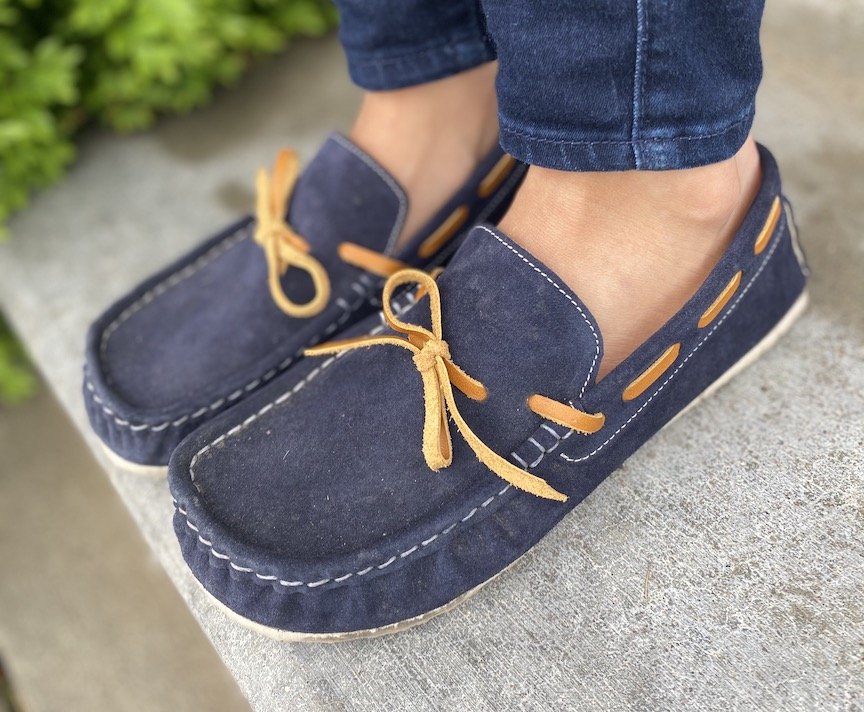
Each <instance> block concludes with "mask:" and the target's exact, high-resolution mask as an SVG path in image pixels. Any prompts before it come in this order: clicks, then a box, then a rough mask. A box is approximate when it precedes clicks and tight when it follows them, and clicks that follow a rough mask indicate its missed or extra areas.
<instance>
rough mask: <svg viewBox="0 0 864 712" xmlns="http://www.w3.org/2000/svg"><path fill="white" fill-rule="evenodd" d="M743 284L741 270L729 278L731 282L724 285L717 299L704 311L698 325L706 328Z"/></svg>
mask: <svg viewBox="0 0 864 712" xmlns="http://www.w3.org/2000/svg"><path fill="white" fill-rule="evenodd" d="M740 284H741V270H738V272H736V273H735V276H734V277H732V279H730V280H729V284H727V285H726V286H725V287H723V291H722V292H720V294H718V295H717V299H715V300H714V302H713V303H712V304H711V306H710V307H708V308H707V309H706V310H705V311H704V312H702V316H701V317H699V323H698V326H699V328H700V329H704V328H705V327H706V326H708V324H710V323H711V322H712V321H714V320H715V319H716V318H717V316H718V315H719V314H720V312H721V311H723V307H725V306H726V304H727V303H728V302H729V300H730V299H732V295H733V294H735V292H737V291H738V287H739V285H740Z"/></svg>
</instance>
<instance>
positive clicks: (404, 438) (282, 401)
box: [84, 135, 806, 640]
mask: <svg viewBox="0 0 864 712" xmlns="http://www.w3.org/2000/svg"><path fill="white" fill-rule="evenodd" d="M760 153H761V158H762V170H763V183H762V186H761V189H760V192H759V195H758V196H757V198H756V200H755V201H754V203H753V205H752V207H751V209H750V211H749V213H748V215H747V217H746V219H745V220H744V222H743V224H742V225H741V228H740V229H739V231H738V234H737V235H736V237H735V238H734V240H733V242H732V244H731V245H730V247H729V249H728V250H727V252H726V254H725V255H724V256H723V257H722V258H721V259H720V261H719V263H718V264H717V265H716V267H715V268H714V270H713V271H712V272H711V274H710V275H709V276H708V278H707V279H706V280H705V282H704V284H703V285H702V286H701V287H700V289H699V290H698V291H697V292H696V294H694V295H693V297H692V298H691V299H690V300H689V301H688V303H687V304H686V305H685V306H684V308H682V309H681V311H680V312H679V313H678V314H676V315H675V316H674V317H673V318H672V319H670V320H669V321H668V322H667V323H666V324H665V325H664V326H663V327H662V328H661V329H660V330H659V331H658V332H657V333H655V334H654V335H653V336H652V337H651V338H650V339H648V340H647V341H646V342H645V343H644V344H643V345H642V346H641V347H639V348H638V349H637V350H636V351H635V352H634V353H633V354H632V355H631V356H630V357H629V358H628V359H627V360H625V361H624V362H623V363H622V364H621V365H620V366H618V367H617V368H616V369H615V370H614V371H612V372H611V373H610V374H608V375H607V376H606V377H605V378H603V379H602V380H601V381H597V379H596V373H597V368H598V365H599V363H600V359H601V357H602V352H603V344H602V337H601V334H600V331H599V328H598V327H597V324H596V322H595V320H594V319H593V317H592V315H591V313H590V311H589V310H588V308H587V307H586V306H585V305H584V304H583V303H582V302H581V301H580V299H579V297H578V296H577V295H575V294H573V293H572V292H571V291H570V290H569V289H568V288H567V287H566V286H565V285H564V283H563V282H562V281H561V280H560V279H558V278H557V277H556V276H555V274H554V273H553V272H552V271H551V270H550V269H548V268H547V267H545V266H544V265H543V264H541V263H540V262H539V261H538V260H536V259H535V258H534V257H532V256H531V255H530V254H528V253H526V252H525V251H524V250H523V249H522V248H521V247H519V246H518V245H516V244H515V243H513V242H512V241H511V240H510V239H508V237H507V236H506V235H504V234H503V233H501V232H500V231H498V230H496V229H495V228H494V227H492V224H494V223H495V221H496V220H497V218H498V217H499V216H500V215H501V214H502V213H503V211H504V210H505V209H506V207H507V206H508V204H509V202H510V199H511V198H512V196H513V194H514V192H515V190H516V189H517V187H518V185H519V183H520V181H521V179H522V177H523V175H524V172H525V166H523V165H522V164H520V163H518V162H517V161H515V160H514V159H513V158H511V157H510V156H507V155H506V154H504V153H502V152H501V151H500V150H499V149H497V148H496V149H495V150H493V151H492V152H491V153H490V155H489V156H488V157H487V158H486V159H485V160H484V161H483V162H482V165H480V166H479V168H478V169H477V171H476V172H475V173H474V174H473V175H472V176H470V178H469V179H468V180H467V181H466V183H465V184H464V185H463V186H462V187H461V188H460V189H459V190H458V191H457V192H456V193H455V194H454V195H453V196H452V198H451V200H450V201H449V202H448V203H447V204H446V205H445V206H443V207H442V209H441V210H440V211H439V212H438V214H437V215H435V216H434V218H433V219H432V220H431V221H430V222H429V224H427V225H426V226H425V227H424V228H423V229H421V230H420V231H419V232H418V233H417V234H416V235H415V236H414V237H413V238H412V239H411V240H410V242H409V243H408V244H407V245H406V246H405V247H404V248H403V249H401V250H400V251H398V253H397V252H396V251H395V250H394V244H395V240H396V237H397V236H398V235H399V233H400V231H401V229H402V224H403V221H404V218H405V214H406V209H407V198H406V196H405V194H404V192H403V190H402V189H401V188H400V187H399V185H398V184H397V183H396V181H394V180H393V178H392V177H391V176H389V175H388V174H387V172H386V171H385V170H384V169H383V168H382V167H381V166H379V165H378V164H377V163H376V162H375V161H374V160H373V159H372V158H371V157H369V156H368V155H366V154H365V153H364V152H363V151H361V150H360V149H359V148H358V147H357V146H355V145H354V144H352V143H351V142H350V141H348V139H346V138H345V137H343V136H341V135H333V136H331V137H330V138H329V139H328V140H327V142H326V143H325V144H324V146H323V147H322V149H321V150H320V152H319V153H318V155H317V156H316V157H315V158H314V160H313V161H312V162H311V163H310V165H309V166H308V167H307V168H306V170H305V171H304V173H303V175H302V176H300V178H299V180H298V181H297V183H296V187H295V186H294V178H295V173H296V161H295V159H294V158H293V156H292V155H290V154H287V153H283V154H281V155H280V157H279V159H278V160H277V164H276V167H275V169H274V171H273V174H272V176H270V177H268V176H267V175H266V174H264V173H262V174H261V175H259V181H258V186H257V187H258V204H257V207H256V214H255V217H254V218H253V217H250V218H246V219H244V220H242V221H241V222H239V223H237V224H236V225H233V226H232V227H230V228H229V229H228V230H226V231H225V232H223V233H221V234H220V235H218V236H216V237H215V238H213V239H211V240H209V241H208V242H206V243H204V244H203V245H202V246H201V247H199V248H198V249H196V250H194V251H193V252H192V253H190V254H189V255H187V256H186V257H184V258H182V259H181V260H180V261H178V262H177V263H175V264H174V265H172V266H171V267H169V268H167V269H166V270H164V271H163V272H161V273H159V274H157V275H155V276H154V277H153V278H151V279H149V280H147V281H146V282H144V283H143V284H142V285H140V286H139V287H138V288H137V289H135V290H134V291H133V292H132V293H130V294H129V295H128V296H126V297H124V298H123V299H121V300H120V301H119V302H118V303H116V304H115V305H113V306H112V307H111V308H110V309H108V310H107V311H106V312H105V313H104V314H103V315H102V316H101V317H100V318H99V319H98V320H97V321H96V322H95V323H94V324H93V326H92V327H91V329H90V332H89V334H88V340H87V355H86V365H85V377H84V398H85V401H86V405H87V411H88V414H89V416H90V420H91V423H92V425H93V428H94V430H95V431H96V433H97V434H98V435H99V437H100V438H101V439H102V441H103V442H104V444H105V446H106V448H107V450H108V453H109V454H110V456H111V457H112V458H113V459H115V460H119V461H120V462H121V464H123V465H124V466H126V467H127V468H128V469H137V470H142V469H143V470H150V471H154V472H164V467H165V465H166V463H167V464H168V471H169V484H170V487H171V492H172V494H173V497H174V502H175V508H176V509H175V514H174V529H175V532H176V534H177V537H178V540H179V542H180V547H181V549H182V552H183V556H184V558H185V560H186V562H187V564H188V565H189V568H190V569H191V571H192V573H193V574H194V576H195V577H196V578H197V579H198V581H199V582H200V583H201V585H202V586H203V587H204V589H205V590H206V591H207V592H208V593H209V594H210V596H211V597H212V599H213V600H214V602H215V603H216V604H217V605H219V606H220V607H222V608H223V609H224V610H225V611H226V612H228V613H229V614H230V615H231V616H233V617H235V618H237V619H238V620H240V621H241V622H243V623H245V624H246V625H248V626H250V627H253V628H255V629H257V630H259V631H261V632H265V633H267V634H269V635H271V636H274V637H277V638H281V639H286V640H339V639H346V638H351V637H358V636H364V635H375V634H381V633H386V632H393V631H396V630H399V629H402V628H405V627H408V626H410V625H414V624H417V623H420V622H423V621H424V620H426V619H428V618H430V617H431V616H433V615H435V614H436V613H440V612H442V611H445V610H447V609H449V608H451V607H452V606H454V605H456V604H457V603H459V602H460V601H462V600H464V599H465V598H466V597H468V596H469V595H471V594H472V593H474V592H475V591H477V589H478V588H479V587H481V586H482V585H483V584H484V583H486V582H488V581H489V580H491V579H492V578H494V577H495V576H497V575H498V574H499V573H500V572H502V571H503V570H504V569H506V568H507V567H508V566H509V565H511V564H512V563H513V562H515V561H516V560H517V559H518V558H519V557H520V556H522V555H523V554H524V553H525V552H527V551H528V550H529V549H531V548H532V547H533V546H534V545H535V544H536V543H537V542H538V541H539V540H540V539H541V538H542V537H543V536H544V535H545V534H546V533H547V532H548V531H550V530H551V529H552V528H553V527H554V526H555V524H556V523H557V522H558V521H559V520H560V519H561V518H562V517H563V516H564V515H565V514H567V512H569V511H570V510H571V509H572V508H573V507H575V506H576V505H577V504H578V503H579V502H581V501H582V500H583V499H584V498H585V497H586V496H587V495H588V494H589V493H590V492H591V491H592V490H593V489H594V488H595V487H597V485H598V484H599V483H600V482H601V481H602V480H603V479H605V478H606V477H607V476H608V475H609V474H610V473H611V472H612V471H614V470H615V469H616V468H617V467H618V466H619V465H620V464H621V463H622V462H623V461H624V460H625V459H626V458H627V457H629V456H630V455H631V454H632V453H633V452H634V451H635V450H637V449H638V448H639V447H640V446H641V445H642V444H643V443H644V442H645V441H646V440H647V439H648V438H650V437H651V436H652V435H653V434H654V433H656V432H657V431H658V430H660V428H662V427H663V426H664V425H665V424H666V423H668V422H669V421H670V420H672V419H673V418H674V417H676V416H677V415H679V414H680V413H681V412H682V411H683V410H685V409H686V408H687V407H688V406H690V405H692V404H693V403H694V402H695V401H696V400H697V399H698V398H699V397H700V396H702V395H705V394H706V393H707V392H709V391H711V390H712V389H714V388H716V387H717V386H719V385H720V384H722V383H723V382H724V381H725V380H727V379H728V378H730V377H731V376H732V375H734V373H735V372H737V371H738V370H739V369H740V368H742V367H743V366H745V365H746V364H747V363H749V362H750V361H752V360H753V359H754V358H756V357H757V356H758V355H759V354H760V353H761V352H762V351H763V350H765V349H766V348H767V347H768V346H770V345H771V344H772V343H773V342H774V341H775V340H776V338H777V337H778V336H779V335H780V334H782V333H783V332H784V331H785V330H786V329H787V328H788V327H789V326H790V325H791V323H792V321H793V320H794V318H795V317H796V316H797V315H798V314H799V313H800V312H801V311H802V309H803V307H804V305H805V303H806V292H805V289H804V288H805V280H806V267H805V264H804V260H803V257H802V255H801V252H800V249H799V248H798V245H797V242H796V238H795V236H794V233H793V231H792V230H791V226H790V219H789V213H788V205H787V204H786V203H785V200H784V198H783V197H782V195H781V189H780V179H779V174H778V171H777V167H776V164H775V162H774V160H773V158H772V157H771V155H770V154H769V153H768V151H767V150H765V149H764V148H761V147H760ZM286 215H287V219H286ZM472 226H473V227H472ZM457 247H458V250H457ZM454 252H455V256H453V257H452V260H450V263H449V266H448V267H447V269H446V271H444V272H443V274H441V275H440V276H437V270H434V268H435V267H436V266H438V265H440V264H442V263H444V262H445V261H446V260H448V259H449V258H450V257H451V255H452V254H453V253H454ZM421 270H426V271H421ZM429 270H432V271H433V274H435V275H436V277H433V276H430V274H429V273H428V271H429ZM379 309H381V310H382V311H379ZM334 338H335V339H338V340H335V341H334V340H333V339H334ZM304 354H305V356H304ZM451 423H453V424H454V425H455V428H451ZM451 430H452V432H451ZM169 460H170V462H169Z"/></svg>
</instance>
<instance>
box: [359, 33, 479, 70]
mask: <svg viewBox="0 0 864 712" xmlns="http://www.w3.org/2000/svg"><path fill="white" fill-rule="evenodd" d="M461 42H477V43H478V44H479V45H480V46H481V47H482V48H483V49H488V48H487V46H486V43H485V42H484V41H483V37H482V36H479V35H476V34H464V35H454V36H452V37H448V38H447V39H444V40H440V41H435V42H430V43H429V44H427V45H424V46H423V47H422V48H421V49H417V50H413V51H411V52H402V53H399V54H392V55H388V56H386V57H379V58H374V59H373V58H371V56H372V55H373V54H374V53H371V52H370V53H369V56H370V58H369V59H359V60H358V59H355V58H356V57H358V55H359V56H360V57H362V56H363V54H365V53H359V52H357V51H356V50H352V49H350V48H348V49H346V51H347V52H348V53H349V54H350V56H351V65H352V66H354V67H375V66H379V65H382V64H398V63H399V62H401V61H403V60H405V59H412V58H416V57H419V56H422V55H425V54H429V53H430V52H434V51H435V50H439V49H441V48H442V47H452V46H453V45H455V44H456V43H461Z"/></svg>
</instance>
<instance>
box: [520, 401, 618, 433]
mask: <svg viewBox="0 0 864 712" xmlns="http://www.w3.org/2000/svg"><path fill="white" fill-rule="evenodd" d="M528 407H529V408H530V409H531V410H532V411H534V412H535V413H537V415H539V416H540V417H542V418H546V419H547V420H551V421H552V422H553V423H557V424H558V425H563V426H564V427H565V428H569V429H570V430H575V431H576V432H579V433H584V434H586V435H591V434H593V433H596V432H597V431H598V430H600V428H602V427H603V424H604V423H605V422H606V416H605V415H603V413H586V412H585V411H583V410H579V409H577V408H574V407H572V406H569V405H567V404H566V403H562V402H560V401H556V400H552V399H551V398H547V397H546V396H541V395H540V394H539V393H535V394H534V395H532V396H529V397H528Z"/></svg>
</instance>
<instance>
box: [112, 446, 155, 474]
mask: <svg viewBox="0 0 864 712" xmlns="http://www.w3.org/2000/svg"><path fill="white" fill-rule="evenodd" d="M100 444H101V445H102V452H103V453H105V457H106V459H107V460H108V462H110V463H111V464H112V465H114V466H116V467H118V468H120V469H121V470H123V471H124V472H130V473H132V474H135V475H143V476H145V477H167V476H168V466H167V465H141V464H139V463H137V462H131V461H130V460H127V459H125V458H123V457H120V455H118V454H117V453H116V452H114V451H113V450H112V449H111V448H109V447H108V446H107V445H106V444H105V443H100Z"/></svg>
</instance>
